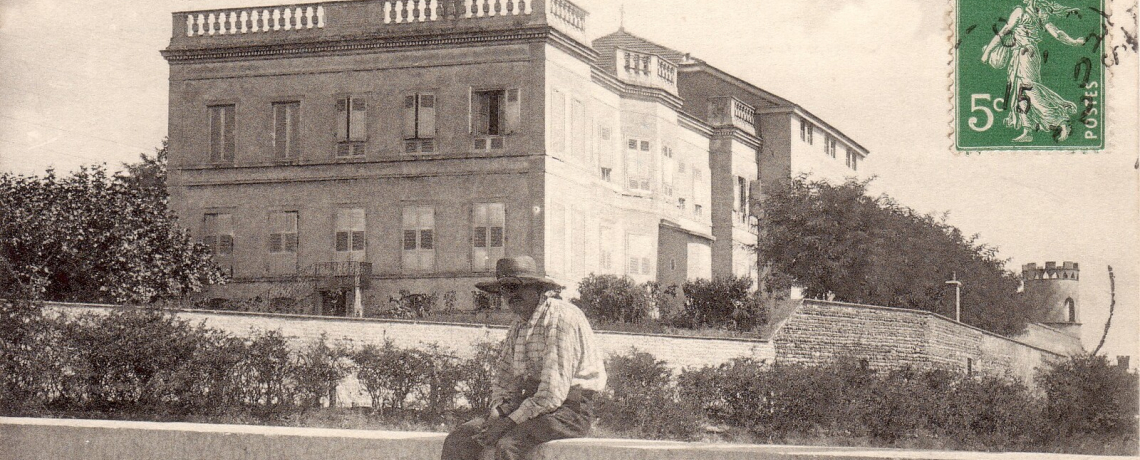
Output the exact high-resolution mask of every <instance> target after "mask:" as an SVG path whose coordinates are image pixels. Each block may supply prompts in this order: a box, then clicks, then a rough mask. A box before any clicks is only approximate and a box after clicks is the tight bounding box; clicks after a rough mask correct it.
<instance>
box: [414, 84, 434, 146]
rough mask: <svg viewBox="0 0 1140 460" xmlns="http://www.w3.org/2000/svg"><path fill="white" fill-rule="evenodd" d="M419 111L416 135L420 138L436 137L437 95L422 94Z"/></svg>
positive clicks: (419, 98)
mask: <svg viewBox="0 0 1140 460" xmlns="http://www.w3.org/2000/svg"><path fill="white" fill-rule="evenodd" d="M417 99H418V100H419V112H418V115H417V116H416V125H417V128H416V137H418V138H420V139H434V138H435V102H436V100H435V95H434V94H430V93H427V94H420V95H419V97H418V98H417Z"/></svg>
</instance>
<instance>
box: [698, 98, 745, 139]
mask: <svg viewBox="0 0 1140 460" xmlns="http://www.w3.org/2000/svg"><path fill="white" fill-rule="evenodd" d="M709 124H711V125H713V126H735V127H737V128H740V129H743V130H745V131H747V132H749V133H751V134H756V109H755V108H754V107H752V106H751V105H748V103H746V102H744V101H741V100H740V99H737V98H735V97H731V96H723V97H711V98H709Z"/></svg>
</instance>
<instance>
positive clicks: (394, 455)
mask: <svg viewBox="0 0 1140 460" xmlns="http://www.w3.org/2000/svg"><path fill="white" fill-rule="evenodd" d="M443 437H444V434H443V433H423V432H396V431H370V430H339V429H324V428H295V427H269V426H250V425H211V424H198V423H160V422H125V421H108V420H72V419H45V418H16V417H0V458H4V459H12V460H47V459H52V460H71V459H76V460H79V459H83V460H88V459H95V460H101V459H108V460H110V459H116V460H151V459H155V460H157V459H171V460H181V459H186V460H190V459H202V458H209V459H221V460H229V459H234V460H237V459H242V460H247V459H290V460H309V459H313V460H316V459H321V460H325V459H329V458H336V459H341V460H357V459H359V460H364V459H369V460H379V459H401V460H403V459H407V460H421V459H422V460H436V459H438V458H439V454H440V449H441V447H442V445H443ZM690 458H691V459H711V460H721V459H724V460H729V459H731V460H743V459H753V460H769V459H772V460H776V459H789V460H791V459H794V460H875V459H883V460H886V459H907V460H962V459H980V460H1013V459H1041V460H1077V459H1088V460H1093V459H1096V460H1114V459H1127V458H1133V457H1111V456H1092V455H1068V454H1044V453H988V452H966V451H929V450H903V449H872V448H853V447H812V446H783V445H749V444H710V443H684V442H668V441H643V440H632V439H597V438H587V439H574V440H565V441H555V442H552V443H549V444H547V445H545V446H543V447H541V448H540V449H539V450H538V451H537V452H536V455H535V456H534V459H535V460H571V459H591V460H593V459H598V460H610V459H613V460H618V459H631V460H666V459H668V460H675V459H690Z"/></svg>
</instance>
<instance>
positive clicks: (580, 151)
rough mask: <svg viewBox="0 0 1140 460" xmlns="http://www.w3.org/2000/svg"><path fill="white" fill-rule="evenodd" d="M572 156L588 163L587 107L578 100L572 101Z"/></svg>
mask: <svg viewBox="0 0 1140 460" xmlns="http://www.w3.org/2000/svg"><path fill="white" fill-rule="evenodd" d="M570 155H571V156H573V157H574V158H577V159H578V161H580V162H582V163H586V160H587V155H586V106H585V104H583V103H582V101H579V100H577V99H574V100H572V101H570Z"/></svg>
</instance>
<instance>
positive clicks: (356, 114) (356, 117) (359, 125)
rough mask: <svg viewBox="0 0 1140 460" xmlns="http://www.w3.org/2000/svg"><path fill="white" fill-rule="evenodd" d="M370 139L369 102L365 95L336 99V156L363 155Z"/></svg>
mask: <svg viewBox="0 0 1140 460" xmlns="http://www.w3.org/2000/svg"><path fill="white" fill-rule="evenodd" d="M367 140H368V102H367V99H366V98H364V97H363V96H348V97H342V98H339V99H337V100H336V141H337V145H336V156H337V157H338V158H348V157H363V156H364V151H365V141H367Z"/></svg>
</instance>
